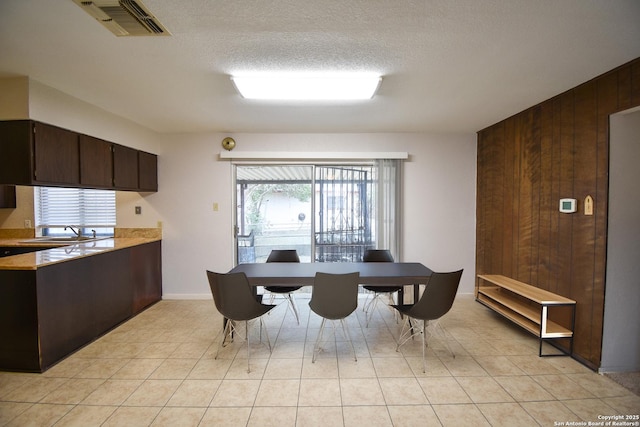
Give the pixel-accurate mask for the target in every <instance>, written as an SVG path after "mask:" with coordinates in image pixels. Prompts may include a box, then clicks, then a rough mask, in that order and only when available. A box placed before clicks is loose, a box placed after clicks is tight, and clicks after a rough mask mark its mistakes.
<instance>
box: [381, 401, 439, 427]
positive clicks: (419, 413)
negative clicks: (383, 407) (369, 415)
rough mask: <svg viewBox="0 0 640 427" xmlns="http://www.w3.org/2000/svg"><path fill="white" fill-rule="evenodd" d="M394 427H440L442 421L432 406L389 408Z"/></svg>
mask: <svg viewBox="0 0 640 427" xmlns="http://www.w3.org/2000/svg"><path fill="white" fill-rule="evenodd" d="M387 409H388V410H389V414H390V415H391V421H392V422H393V426H394V427H431V426H440V425H442V424H440V421H439V420H438V417H437V416H436V413H435V412H434V411H433V408H432V407H431V406H430V405H411V406H388V407H387Z"/></svg>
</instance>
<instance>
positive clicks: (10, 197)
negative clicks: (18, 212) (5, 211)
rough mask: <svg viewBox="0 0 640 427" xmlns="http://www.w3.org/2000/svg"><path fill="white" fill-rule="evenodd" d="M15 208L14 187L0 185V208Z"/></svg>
mask: <svg viewBox="0 0 640 427" xmlns="http://www.w3.org/2000/svg"><path fill="white" fill-rule="evenodd" d="M15 207H16V186H15V185H0V208H15Z"/></svg>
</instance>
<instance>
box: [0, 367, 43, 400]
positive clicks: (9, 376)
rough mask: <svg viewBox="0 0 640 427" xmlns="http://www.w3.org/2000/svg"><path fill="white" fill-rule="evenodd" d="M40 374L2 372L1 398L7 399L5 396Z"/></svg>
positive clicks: (0, 376) (0, 380) (0, 373)
mask: <svg viewBox="0 0 640 427" xmlns="http://www.w3.org/2000/svg"><path fill="white" fill-rule="evenodd" d="M39 376H40V375H38V374H22V373H14V372H0V399H2V400H5V399H4V397H5V395H6V394H7V393H9V392H11V391H13V390H15V389H16V388H18V387H20V386H21V385H23V384H26V383H27V382H28V381H31V379H33V378H38V377H39Z"/></svg>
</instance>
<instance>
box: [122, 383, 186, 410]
mask: <svg viewBox="0 0 640 427" xmlns="http://www.w3.org/2000/svg"><path fill="white" fill-rule="evenodd" d="M180 383H181V381H180V380H146V381H145V382H143V383H142V384H140V387H138V388H137V389H136V390H135V391H134V392H133V393H132V394H131V395H130V396H129V397H128V398H127V400H125V401H124V402H123V403H122V405H123V406H164V405H166V403H167V402H168V401H169V399H170V398H171V396H172V395H173V393H174V392H175V391H176V389H177V388H178V386H179V385H180Z"/></svg>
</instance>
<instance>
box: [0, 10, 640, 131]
mask: <svg viewBox="0 0 640 427" xmlns="http://www.w3.org/2000/svg"><path fill="white" fill-rule="evenodd" d="M143 3H144V4H145V5H146V6H147V7H148V8H149V9H150V10H151V11H152V12H153V13H154V14H155V15H156V17H157V18H158V19H159V20H160V21H161V22H162V23H163V24H164V25H165V26H166V27H167V28H168V29H169V31H171V33H172V34H173V35H172V36H171V37H129V38H122V37H120V38H118V37H115V36H114V35H113V34H111V33H110V32H109V31H107V30H106V29H105V28H104V27H102V26H101V25H100V24H98V23H97V22H96V21H95V20H94V19H93V18H91V17H90V16H89V15H88V14H86V13H85V12H84V11H82V10H81V9H80V8H79V7H78V6H76V5H75V4H74V3H73V1H72V0H56V1H52V0H0V77H2V76H5V77H6V76H16V75H26V76H29V77H30V78H32V79H34V80H37V81H39V82H41V83H43V84H46V85H48V86H51V87H53V88H56V89H58V90H60V91H62V92H65V93H67V94H70V95H72V96H75V97H77V98H79V99H82V100H84V101H87V102H90V103H92V104H94V105H96V106H99V107H101V108H103V109H105V110H107V111H111V112H113V113H116V114H118V115H120V116H123V117H127V118H128V119H130V120H133V121H134V122H137V123H139V124H141V125H144V126H146V127H148V128H150V129H153V130H155V131H158V132H206V131H220V132H416V131H427V132H475V131H477V130H479V129H481V128H483V127H485V126H488V125H490V124H492V123H495V122H496V121H499V120H501V119H503V118H505V117H508V116H510V115H512V114H515V113H517V112H519V111H521V110H523V109H525V108H527V107H529V106H531V105H534V104H536V103H538V102H540V101H543V100H545V99H548V98H550V97H552V96H554V95H557V94H559V93H561V92H563V91H565V90H567V89H570V88H572V87H574V86H576V85H578V84H580V83H582V82H584V81H587V80H589V79H591V78H593V77H595V76H597V75H599V74H601V73H603V72H605V71H608V70H610V69H612V68H614V67H617V66H619V65H622V64H623V63H625V62H628V61H630V60H632V59H635V58H637V57H640V24H638V23H639V22H640V1H638V0H482V1H478V0H461V1H455V0H423V1H418V0H280V1H276V0H262V1H255V0H251V1H249V0H233V1H229V0H143ZM335 69H338V70H372V71H377V72H380V73H381V74H382V75H383V76H384V77H383V81H382V84H381V86H380V90H379V92H378V95H377V96H376V97H375V98H374V99H373V100H372V101H369V102H352V103H348V104H331V103H324V104H315V105H308V104H307V105H305V104H301V103H289V104H275V103H270V102H264V101H263V102H256V101H249V100H244V99H242V98H241V97H240V96H239V95H238V94H237V93H236V92H235V89H234V87H233V84H232V82H231V81H230V79H229V75H230V74H233V73H234V72H237V71H246V70H252V71H257V70H269V71H274V70H335Z"/></svg>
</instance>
